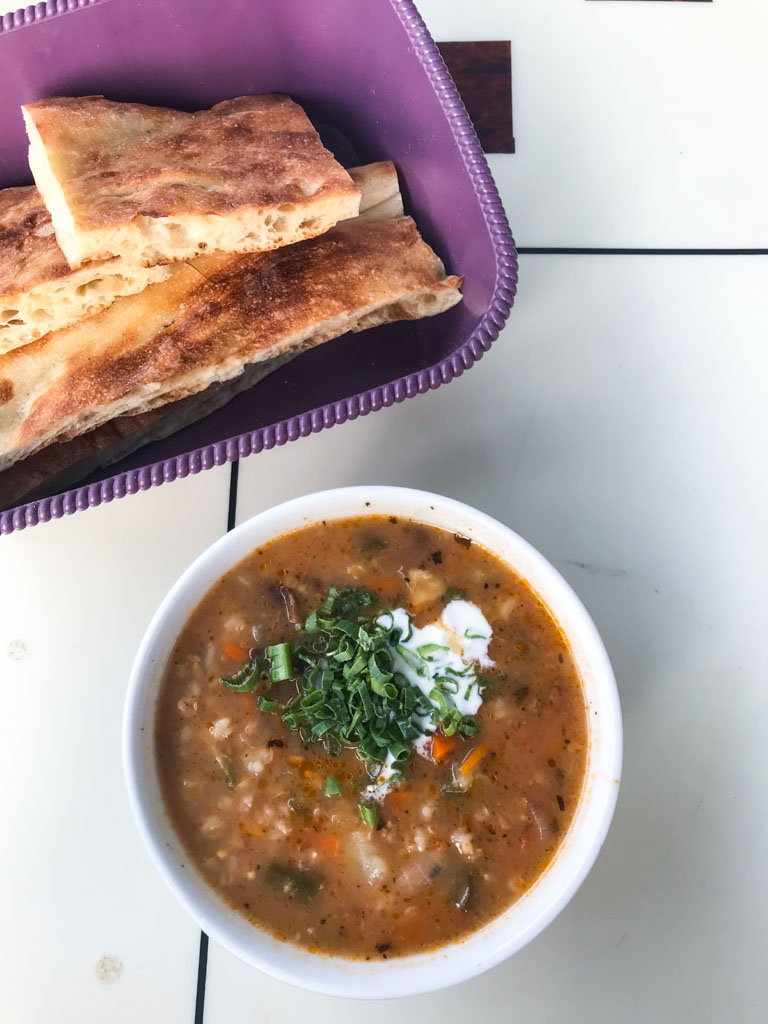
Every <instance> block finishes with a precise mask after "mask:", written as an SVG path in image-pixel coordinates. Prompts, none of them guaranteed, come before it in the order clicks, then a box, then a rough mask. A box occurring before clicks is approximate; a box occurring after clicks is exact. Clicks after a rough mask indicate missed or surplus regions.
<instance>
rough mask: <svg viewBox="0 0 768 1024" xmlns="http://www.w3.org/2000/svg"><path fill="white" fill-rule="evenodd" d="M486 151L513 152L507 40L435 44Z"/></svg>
mask: <svg viewBox="0 0 768 1024" xmlns="http://www.w3.org/2000/svg"><path fill="white" fill-rule="evenodd" d="M437 47H438V49H439V50H440V53H441V54H442V57H443V60H444V61H445V63H446V65H447V67H448V70H449V71H450V72H451V77H452V78H453V80H454V82H455V83H456V88H457V89H458V90H459V93H460V94H461V98H462V100H463V101H464V106H465V107H466V108H467V110H468V112H469V116H470V117H471V118H472V122H473V124H474V126H475V130H476V132H477V137H478V138H479V139H480V144H481V145H482V147H483V149H484V150H485V152H486V153H514V152H515V136H514V131H513V126H512V47H511V43H510V42H509V40H489V41H487V42H472V43H438V44H437Z"/></svg>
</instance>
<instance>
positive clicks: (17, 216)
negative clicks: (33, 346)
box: [0, 185, 170, 355]
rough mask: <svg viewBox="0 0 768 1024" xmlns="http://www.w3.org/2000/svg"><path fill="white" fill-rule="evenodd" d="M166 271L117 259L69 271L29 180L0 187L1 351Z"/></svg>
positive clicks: (82, 314)
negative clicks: (24, 182)
mask: <svg viewBox="0 0 768 1024" xmlns="http://www.w3.org/2000/svg"><path fill="white" fill-rule="evenodd" d="M169 273H170V271H169V268H168V267H163V266H157V267H140V266H130V264H127V263H126V262H125V260H121V259H117V258H116V259H111V260H100V261H97V262H93V263H86V264H85V265H84V266H83V267H81V269H80V270H71V269H70V266H69V264H68V263H67V260H66V259H65V257H64V253H63V252H62V251H61V249H60V248H59V246H58V244H57V242H56V237H55V235H54V233H53V224H52V223H51V215H50V214H49V213H48V210H47V209H46V207H45V204H44V203H43V200H42V197H41V196H40V193H39V192H38V190H37V189H36V188H35V187H34V185H28V186H25V187H23V188H6V189H2V190H0V355H2V354H4V353H5V352H10V351H12V350H13V349H14V348H18V347H19V346H20V345H26V344H27V343H28V342H30V341H34V340H35V339H36V338H42V336H43V335H44V334H47V333H48V332H49V331H56V330H58V329H59V328H61V327H66V326H67V325H68V324H72V323H75V322H76V321H78V320H82V319H83V318H84V317H87V316H93V314H94V313H97V312H98V311H99V310H100V309H104V307H105V306H108V305H109V304H110V303H111V302H113V301H114V300H115V299H116V298H118V296H120V295H133V294H135V293H136V292H140V291H142V289H144V288H146V286H147V285H148V284H152V283H153V282H155V281H163V280H165V279H166V278H167V277H168V275H169Z"/></svg>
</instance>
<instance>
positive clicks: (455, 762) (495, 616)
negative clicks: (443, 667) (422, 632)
mask: <svg viewBox="0 0 768 1024" xmlns="http://www.w3.org/2000/svg"><path fill="white" fill-rule="evenodd" d="M331 584H334V585H336V586H337V587H349V586H365V587H369V588H372V589H374V590H376V591H377V592H378V593H379V595H380V597H381V602H382V604H383V605H384V606H390V607H396V606H403V605H404V606H405V607H406V608H407V609H408V611H409V612H411V614H412V615H413V616H414V622H415V625H416V626H418V627H421V626H423V625H424V624H426V623H428V622H431V621H434V620H436V619H437V618H438V617H439V616H440V613H441V611H442V609H443V608H444V597H443V595H444V592H445V591H446V589H447V588H448V587H457V588H460V589H462V590H464V591H466V595H467V600H469V601H472V602H474V603H475V604H477V605H478V606H479V607H480V608H481V609H482V611H483V613H484V614H485V616H486V618H487V619H488V621H489V623H490V624H491V626H492V628H493V638H492V641H491V645H490V651H489V653H490V656H491V658H492V659H493V660H494V661H495V663H496V666H495V669H494V670H493V671H491V672H488V673H487V677H488V679H489V682H488V686H487V688H486V690H485V692H484V703H483V705H482V707H481V708H480V711H479V713H478V715H477V719H478V722H479V726H480V728H479V731H478V732H477V734H476V735H475V736H473V737H472V738H470V739H459V740H458V741H457V742H455V743H454V745H453V747H452V748H451V749H450V751H449V752H448V753H447V754H444V756H443V757H442V759H441V760H440V761H439V762H433V761H431V760H427V759H425V758H423V757H419V756H416V757H414V759H413V761H412V762H411V764H410V765H409V766H408V768H407V771H406V778H405V779H404V780H403V781H402V782H401V783H400V784H399V785H397V786H395V787H393V788H392V789H391V790H390V792H389V794H388V795H387V797H386V798H385V799H384V800H383V801H382V802H381V803H380V805H379V814H378V822H377V827H376V828H375V829H374V828H371V827H369V826H368V825H366V824H365V823H364V822H363V821H362V820H361V816H360V813H359V810H358V806H357V805H358V802H359V800H360V788H361V786H364V785H366V784H368V783H370V781H371V780H370V778H369V777H368V774H367V772H366V767H365V765H364V764H363V762H362V761H361V760H360V759H359V757H358V756H357V754H356V753H355V752H354V751H351V750H344V751H343V752H342V754H341V755H340V756H339V757H337V758H331V757H330V756H328V755H327V754H326V753H325V752H324V750H323V748H322V747H321V746H320V745H319V744H318V743H316V742H313V743H311V744H309V745H306V744H305V743H303V742H302V740H301V738H300V736H299V735H298V734H297V733H295V732H291V731H290V730H289V729H288V728H287V727H286V725H285V724H284V723H283V722H282V720H281V719H280V718H279V717H278V715H276V714H268V713H264V712H262V711H259V710H258V708H257V704H256V696H255V695H254V694H253V693H242V694H241V693H233V692H231V691H230V690H228V689H226V688H225V687H224V686H223V685H221V683H220V682H219V678H220V677H221V676H228V675H231V674H232V673H233V672H234V671H236V670H237V668H238V667H239V665H240V662H241V661H245V660H246V659H247V657H248V652H249V650H253V649H254V648H255V649H261V648H262V647H264V646H265V645H267V644H273V643H278V642H289V641H291V640H292V639H295V627H294V626H293V625H291V624H290V623H289V622H288V621H287V618H286V613H285V607H284V603H283V600H282V599H281V597H280V595H279V592H278V591H277V587H278V586H284V587H287V588H289V589H290V590H291V592H292V593H293V595H294V596H295V599H296V602H297V605H298V610H299V614H300V615H301V616H302V617H303V616H306V615H307V614H308V613H309V612H310V611H312V610H313V609H314V608H316V607H317V606H318V605H319V603H320V602H321V601H322V599H323V597H324V596H325V594H326V593H327V591H328V588H329V586H330V585H331ZM294 692H295V683H291V682H286V683H281V684H278V685H276V686H273V687H272V688H271V692H270V696H279V697H280V700H281V702H283V701H284V700H286V699H288V697H289V696H290V695H291V694H292V693H294ZM478 748H481V749H480V750H479V751H478ZM156 750H157V761H158V767H159V773H160V778H161V784H162V788H163V793H164V797H165V801H166V805H167V808H168V811H169V814H170V816H171V819H172V821H173V824H174V826H175V828H176V830H177V832H178V834H179V836H180V837H181V839H182V841H183V844H184V846H185V847H186V849H187V852H188V855H189V857H190V860H191V861H192V862H193V863H194V864H195V865H196V866H197V868H198V870H199V871H200V872H201V874H202V875H203V877H204V878H205V879H206V881H207V882H208V883H209V884H210V885H211V886H212V888H213V889H214V890H215V891H216V892H217V893H218V894H219V895H220V896H221V897H223V899H224V900H226V902H227V903H229V904H230V905H231V906H232V907H234V908H235V909H236V910H238V911H239V912H240V913H241V914H243V915H244V916H245V917H246V918H248V919H249V920H250V921H252V922H253V924H254V925H256V926H258V927H260V928H264V929H266V930H267V931H269V932H271V933H272V934H274V935H276V936H278V937H279V938H281V939H285V940H287V941H290V942H294V943H296V944H298V945H300V946H303V947H305V948H309V949H311V950H313V951H322V952H326V953H335V954H340V955H344V956H347V957H354V958H364V959H370V958H378V957H391V956H399V955H403V954H406V953H413V952H417V951H423V950H428V949H433V948H435V947H438V946H441V945H443V944H445V943H448V942H450V941H452V940H454V939H456V938H458V937H459V936H462V935H466V934H467V933H469V932H472V931H474V930H476V929H477V928H479V927H481V926H482V925H484V924H485V923H487V922H488V921H489V920H491V919H492V918H494V917H496V916H497V915H498V914H500V913H502V912H503V911H504V910H506V909H507V908H508V907H509V906H510V904H512V903H513V902H514V901H515V900H516V899H517V898H518V897H519V896H520V895H521V894H522V893H524V892H525V891H526V889H528V888H529V887H530V886H531V885H532V884H533V882H535V880H536V879H537V877H538V876H539V875H540V874H541V873H542V872H543V871H544V869H545V868H546V866H547V864H548V862H549V861H550V860H551V858H552V856H553V854H554V852H555V850H556V848H557V845H558V842H559V840H560V838H561V837H562V836H563V834H564V833H565V831H566V829H567V828H568V825H569V822H570V820H571V817H572V815H573V811H574V809H575V806H576V803H577V801H578V798H579V793H580V791H581V787H582V782H583V777H584V770H585V761H586V713H585V706H584V698H583V692H582V688H581V684H580V681H579V677H578V673H577V670H576V668H575V665H574V661H573V658H572V655H571V652H570V649H569V647H568V644H567V642H566V640H565V638H564V637H563V634H562V633H561V631H560V629H559V628H558V626H557V623H556V622H555V621H554V620H553V619H552V617H551V615H550V614H549V612H548V610H547V609H546V607H545V606H544V605H543V604H542V603H541V601H540V600H539V599H538V598H537V597H536V595H535V594H534V593H533V592H532V591H531V590H530V588H529V587H528V586H527V585H526V584H525V583H524V582H523V581H522V580H521V579H519V578H518V577H517V576H516V575H515V574H514V573H513V572H512V571H511V570H510V569H509V568H508V567H507V566H505V565H504V564H503V563H502V562H500V561H499V559H497V558H496V557H494V556H493V555H492V554H490V553H489V552H487V551H485V550H484V549H482V548H481V547H479V546H478V545H477V544H472V545H471V546H467V542H466V540H464V539H459V538H456V537H455V536H454V535H452V534H450V533H447V532H445V531H443V530H438V529H435V528H433V527H428V526H423V525H419V524H415V523H411V522H407V521H404V520H399V521H398V520H397V519H395V518H394V517H391V518H384V517H373V516H368V517H365V518H357V519H350V520H345V521H340V522H333V523H327V524H322V523H320V524H317V525H315V526H312V527H308V528H306V529H302V530H299V531H297V532H295V533H291V534H289V535H287V536H285V537H281V538H280V539H278V540H275V541H273V542H272V543H270V544H267V545H265V546H264V547H263V548H260V549H259V550H257V551H255V552H254V553H253V555H251V556H250V557H249V558H247V559H245V560H244V561H243V562H241V563H240V564H239V565H238V566H237V567H236V568H234V569H233V570H232V571H231V572H229V573H227V575H226V576H224V577H223V579H221V580H220V581H219V582H218V583H217V584H216V585H215V586H214V587H213V588H212V589H211V591H210V592H209V593H208V594H207V595H206V597H205V598H204V599H203V600H202V602H201V603H200V605H199V606H198V607H197V609H196V610H195V612H194V613H193V615H192V616H191V618H190V619H189V621H188V623H187V624H186V626H185V627H184V629H183V631H182V633H181V635H180V636H179V638H178V640H177V642H176V644H175V646H174V648H173V652H172V654H171V657H170V659H169V663H168V666H167V669H166V673H165V678H164V680H163V683H162V688H161V695H160V700H159V704H158V712H157V720H156ZM440 753H443V752H442V751H440ZM479 754H482V756H479ZM217 756H218V757H219V759H221V757H222V756H223V757H225V758H227V759H228V764H230V765H231V777H230V778H229V780H228V781H227V780H226V779H225V778H224V777H223V773H222V770H221V767H220V762H219V761H217ZM468 757H471V760H470V761H469V762H467V758H468ZM475 761H476V762H477V763H476V764H475V766H474V767H473V768H472V769H471V770H470V771H469V772H467V773H466V775H462V774H461V766H462V764H464V765H466V764H467V763H469V764H472V763H473V762H475ZM326 776H333V777H334V778H336V779H338V780H339V782H340V784H341V787H342V793H341V794H340V795H336V796H331V797H329V796H326V795H325V794H324V780H325V777H326ZM457 778H458V779H459V782H460V783H461V784H463V785H465V790H464V791H460V792H452V791H451V790H454V789H456V786H455V785H454V784H453V783H454V782H455V780H456V779H457ZM230 786H231V788H230ZM296 870H298V871H299V872H300V875H299V876H298V877H300V878H301V879H302V880H307V879H308V880H309V884H308V885H304V884H303V882H302V884H301V886H300V891H299V890H297V889H296V887H295V886H294V885H293V884H292V882H291V878H292V875H291V872H295V871H296ZM310 890H311V892H310ZM457 904H460V905H457Z"/></svg>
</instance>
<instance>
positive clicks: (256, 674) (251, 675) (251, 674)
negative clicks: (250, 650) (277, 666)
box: [221, 658, 264, 693]
mask: <svg viewBox="0 0 768 1024" xmlns="http://www.w3.org/2000/svg"><path fill="white" fill-rule="evenodd" d="M263 673H264V659H263V658H253V659H252V660H251V661H249V662H248V663H247V664H245V665H243V667H242V668H241V669H240V671H239V672H235V674H234V675H233V676H227V678H225V679H222V680H221V682H222V683H223V684H224V685H225V686H226V687H228V688H229V689H230V690H234V691H235V692H236V693H247V692H248V691H249V690H252V689H253V688H254V687H255V686H256V684H257V683H258V682H259V680H260V679H261V677H262V675H263Z"/></svg>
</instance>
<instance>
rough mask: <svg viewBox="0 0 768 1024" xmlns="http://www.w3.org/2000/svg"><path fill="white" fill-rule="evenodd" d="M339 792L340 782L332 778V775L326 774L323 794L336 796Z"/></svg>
mask: <svg viewBox="0 0 768 1024" xmlns="http://www.w3.org/2000/svg"><path fill="white" fill-rule="evenodd" d="M340 792H341V783H340V782H339V780H338V779H334V777H333V776H332V775H327V776H326V778H325V795H326V796H338V795H339V793H340Z"/></svg>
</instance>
